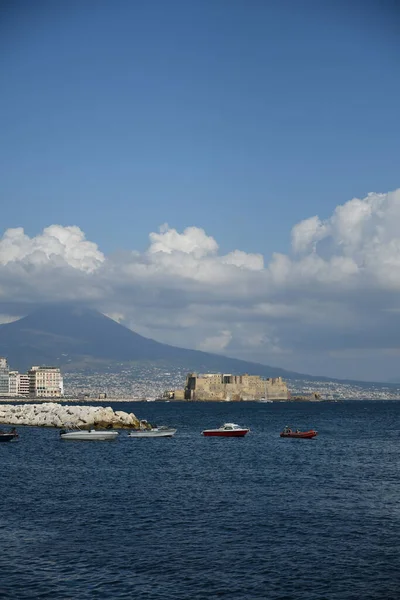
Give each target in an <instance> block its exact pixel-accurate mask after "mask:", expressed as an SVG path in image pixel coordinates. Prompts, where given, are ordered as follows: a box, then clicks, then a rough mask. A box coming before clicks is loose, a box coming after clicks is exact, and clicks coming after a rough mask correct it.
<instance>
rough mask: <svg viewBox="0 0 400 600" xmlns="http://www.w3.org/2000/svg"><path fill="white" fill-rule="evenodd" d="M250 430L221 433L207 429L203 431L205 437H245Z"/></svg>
mask: <svg viewBox="0 0 400 600" xmlns="http://www.w3.org/2000/svg"><path fill="white" fill-rule="evenodd" d="M249 431H250V430H249V429H234V430H232V431H221V430H218V429H206V430H205V431H202V435H204V437H244V436H245V435H246V434H247V433H249Z"/></svg>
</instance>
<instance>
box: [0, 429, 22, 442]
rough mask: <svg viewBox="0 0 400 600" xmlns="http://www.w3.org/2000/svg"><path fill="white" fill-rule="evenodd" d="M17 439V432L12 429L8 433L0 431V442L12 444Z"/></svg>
mask: <svg viewBox="0 0 400 600" xmlns="http://www.w3.org/2000/svg"><path fill="white" fill-rule="evenodd" d="M17 438H18V432H17V430H16V429H15V427H13V428H12V429H10V431H3V430H2V429H0V442H12V441H13V440H16V439H17Z"/></svg>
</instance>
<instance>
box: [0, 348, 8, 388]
mask: <svg viewBox="0 0 400 600" xmlns="http://www.w3.org/2000/svg"><path fill="white" fill-rule="evenodd" d="M9 372H10V369H9V367H8V362H7V359H6V358H4V357H2V356H1V357H0V396H8V395H9V393H10V391H9Z"/></svg>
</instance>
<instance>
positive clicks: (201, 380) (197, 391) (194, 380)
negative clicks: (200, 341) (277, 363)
mask: <svg viewBox="0 0 400 600" xmlns="http://www.w3.org/2000/svg"><path fill="white" fill-rule="evenodd" d="M169 398H171V399H173V400H204V401H207V400H209V401H210V400H211V401H212V400H214V401H224V400H225V401H226V400H232V401H241V400H261V399H264V400H288V399H289V398H290V394H289V391H288V388H287V385H286V383H285V382H284V381H283V380H282V377H274V378H268V379H262V378H261V377H260V376H259V375H246V374H245V375H230V374H229V375H228V374H221V373H209V374H208V373H207V374H204V375H197V374H196V373H189V374H188V375H187V377H186V384H185V388H184V389H180V390H173V391H172V392H169Z"/></svg>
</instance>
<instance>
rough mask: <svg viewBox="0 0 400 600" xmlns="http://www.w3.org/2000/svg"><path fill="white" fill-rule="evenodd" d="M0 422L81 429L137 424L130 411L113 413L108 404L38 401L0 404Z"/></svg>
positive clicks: (111, 427) (135, 425)
mask: <svg viewBox="0 0 400 600" xmlns="http://www.w3.org/2000/svg"><path fill="white" fill-rule="evenodd" d="M0 423H2V424H7V425H30V426H33V427H80V428H81V429H90V428H91V427H96V429H122V428H131V427H137V426H138V425H139V420H138V419H137V417H136V416H135V415H134V414H133V413H126V412H124V411H122V410H116V411H115V412H114V411H113V409H112V408H111V407H110V406H107V407H104V406H63V405H61V404H58V403H56V402H44V403H41V404H10V405H9V404H0Z"/></svg>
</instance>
